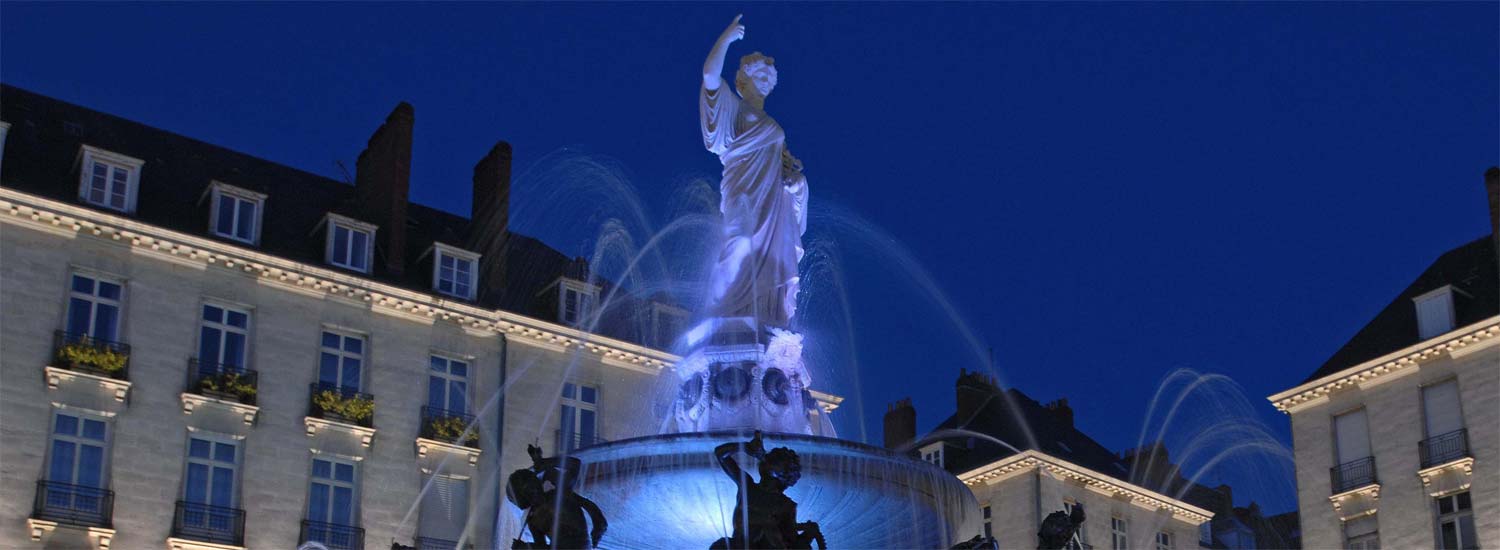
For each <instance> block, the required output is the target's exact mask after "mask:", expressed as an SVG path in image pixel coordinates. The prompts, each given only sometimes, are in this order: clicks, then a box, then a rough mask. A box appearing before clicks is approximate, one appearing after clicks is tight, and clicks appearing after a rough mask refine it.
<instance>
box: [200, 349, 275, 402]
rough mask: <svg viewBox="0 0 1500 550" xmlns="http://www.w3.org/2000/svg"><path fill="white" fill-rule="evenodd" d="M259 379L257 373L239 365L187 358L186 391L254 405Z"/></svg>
mask: <svg viewBox="0 0 1500 550" xmlns="http://www.w3.org/2000/svg"><path fill="white" fill-rule="evenodd" d="M259 380H260V375H259V373H256V372H255V371H253V370H250V369H247V368H245V367H244V366H241V365H225V364H223V363H209V362H206V361H200V360H198V359H189V360H188V379H187V392H188V393H195V394H198V395H204V396H208V397H213V398H217V399H223V400H225V401H238V402H240V403H244V404H246V405H254V404H255V394H256V393H257V390H258V388H257V386H258V382H259Z"/></svg>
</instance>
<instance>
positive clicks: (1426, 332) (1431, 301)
mask: <svg viewBox="0 0 1500 550" xmlns="http://www.w3.org/2000/svg"><path fill="white" fill-rule="evenodd" d="M1412 301H1413V302H1416V305H1417V334H1418V335H1419V336H1420V337H1421V338H1422V339H1423V340H1426V339H1428V338H1432V337H1434V336H1437V335H1440V334H1443V333H1445V332H1448V331H1450V330H1453V287H1451V286H1448V285H1443V287H1442V288H1439V289H1437V290H1433V291H1431V292H1428V293H1426V294H1423V295H1421V296H1417V297H1416V298H1412Z"/></svg>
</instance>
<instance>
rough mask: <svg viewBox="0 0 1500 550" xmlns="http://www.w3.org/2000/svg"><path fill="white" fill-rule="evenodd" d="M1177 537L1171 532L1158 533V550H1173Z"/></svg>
mask: <svg viewBox="0 0 1500 550" xmlns="http://www.w3.org/2000/svg"><path fill="white" fill-rule="evenodd" d="M1176 539H1177V537H1176V536H1175V535H1174V534H1173V533H1172V532H1171V531H1157V532H1156V550H1172V549H1173V548H1174V546H1173V545H1174V544H1176V542H1177V540H1176Z"/></svg>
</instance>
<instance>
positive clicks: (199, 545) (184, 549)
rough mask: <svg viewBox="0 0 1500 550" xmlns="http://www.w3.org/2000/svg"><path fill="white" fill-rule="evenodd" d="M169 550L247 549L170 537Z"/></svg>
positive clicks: (168, 540)
mask: <svg viewBox="0 0 1500 550" xmlns="http://www.w3.org/2000/svg"><path fill="white" fill-rule="evenodd" d="M167 550H245V547H244V546H234V545H232V544H219V543H216V542H204V541H201V540H193V539H184V538H177V537H168V538H167Z"/></svg>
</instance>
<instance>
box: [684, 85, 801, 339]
mask: <svg viewBox="0 0 1500 550" xmlns="http://www.w3.org/2000/svg"><path fill="white" fill-rule="evenodd" d="M698 115H699V122H700V123H701V124H700V126H701V129H702V131H703V145H704V147H707V148H708V150H709V151H711V152H713V153H714V154H716V155H718V156H719V161H720V162H722V163H723V164H724V174H723V180H722V181H721V182H720V184H719V194H720V199H719V211H720V212H722V213H723V215H724V222H723V223H724V226H723V231H724V235H723V236H724V248H723V249H722V251H721V252H720V253H719V261H718V264H717V266H715V268H714V272H713V276H712V279H711V280H710V282H709V304H710V305H709V313H710V314H711V315H713V316H715V317H754V318H755V319H756V320H757V321H758V322H759V324H760V325H761V326H773V327H783V328H789V326H790V322H791V319H792V316H793V315H795V314H796V310H797V285H798V282H799V281H798V277H797V262H799V261H801V259H802V233H803V232H804V231H806V230H807V179H806V178H804V177H802V173H801V171H800V167H796V168H793V167H791V166H788V165H787V163H786V162H784V161H783V155H784V154H785V155H786V158H787V159H790V158H791V157H790V154H789V153H786V134H785V133H784V132H782V130H781V126H780V125H779V124H776V121H775V120H774V119H772V118H771V117H770V116H769V115H767V114H766V113H765V111H763V110H760V109H757V108H755V107H753V106H751V105H750V104H749V103H746V102H744V101H743V100H741V99H740V97H739V96H737V95H735V92H734V91H733V90H732V89H731V88H730V87H729V86H728V85H727V83H725V82H724V81H723V80H720V81H719V89H718V90H714V91H709V90H708V88H706V87H704V88H700V89H699V95H698ZM788 161H789V160H788Z"/></svg>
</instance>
